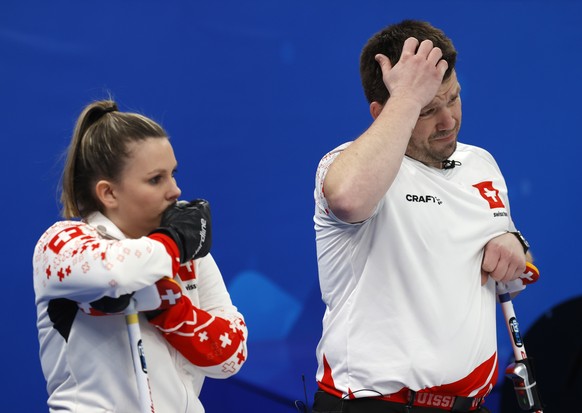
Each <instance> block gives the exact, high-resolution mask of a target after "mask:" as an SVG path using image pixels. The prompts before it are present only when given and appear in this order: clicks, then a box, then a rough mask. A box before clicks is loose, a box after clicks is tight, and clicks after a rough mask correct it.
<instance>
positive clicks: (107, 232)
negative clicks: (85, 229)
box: [85, 212, 127, 239]
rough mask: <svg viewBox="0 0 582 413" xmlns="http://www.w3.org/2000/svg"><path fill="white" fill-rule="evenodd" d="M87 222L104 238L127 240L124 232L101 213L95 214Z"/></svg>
mask: <svg viewBox="0 0 582 413" xmlns="http://www.w3.org/2000/svg"><path fill="white" fill-rule="evenodd" d="M85 222H86V223H87V224H89V225H91V226H92V227H93V228H95V229H96V230H97V232H98V233H99V234H100V235H101V236H102V237H104V238H110V239H125V238H127V237H126V236H125V234H124V233H123V232H121V230H120V229H119V228H117V226H115V224H114V223H113V222H112V221H111V220H110V219H109V218H107V217H106V216H105V215H103V214H102V213H101V212H93V213H91V214H89V215H88V216H87V218H86V219H85Z"/></svg>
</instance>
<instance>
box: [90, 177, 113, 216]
mask: <svg viewBox="0 0 582 413" xmlns="http://www.w3.org/2000/svg"><path fill="white" fill-rule="evenodd" d="M95 196H96V197H97V199H98V200H99V202H101V205H103V207H105V209H111V208H115V207H116V206H117V197H116V196H115V192H114V188H113V184H112V183H111V182H109V181H106V180H101V181H99V182H97V184H95Z"/></svg>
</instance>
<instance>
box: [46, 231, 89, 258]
mask: <svg viewBox="0 0 582 413" xmlns="http://www.w3.org/2000/svg"><path fill="white" fill-rule="evenodd" d="M81 235H86V234H85V233H83V230H81V228H79V227H70V228H66V229H64V230H62V231H61V232H59V233H58V234H57V235H55V236H54V237H53V239H51V240H50V242H49V243H48V247H49V248H50V249H51V250H52V251H53V252H54V253H55V254H58V253H59V252H60V251H61V249H62V248H63V247H64V246H65V244H66V243H67V242H69V241H71V240H72V239H75V238H77V237H80V236H81Z"/></svg>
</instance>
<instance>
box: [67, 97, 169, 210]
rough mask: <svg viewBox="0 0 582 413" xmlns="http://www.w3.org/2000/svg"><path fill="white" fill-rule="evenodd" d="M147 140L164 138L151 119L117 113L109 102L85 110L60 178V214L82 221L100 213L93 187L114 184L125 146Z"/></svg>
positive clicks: (78, 122) (76, 127) (124, 161)
mask: <svg viewBox="0 0 582 413" xmlns="http://www.w3.org/2000/svg"><path fill="white" fill-rule="evenodd" d="M148 138H166V139H167V138H168V134H167V133H166V131H165V130H164V129H163V128H162V127H161V126H160V125H159V124H157V123H156V122H154V121H153V120H151V119H149V118H147V117H145V116H143V115H140V114H138V113H129V112H119V111H118V108H117V104H116V103H115V102H114V101H113V100H100V101H96V102H93V103H91V104H89V105H87V106H86V107H85V109H84V110H83V111H82V113H81V114H80V115H79V118H78V119H77V123H76V125H75V129H74V132H73V136H72V139H71V142H70V144H69V148H68V151H67V157H66V160H65V167H64V169H63V175H62V192H61V204H62V210H61V214H62V216H63V217H64V218H67V219H69V218H75V217H80V218H84V217H86V216H87V215H88V214H90V213H92V212H95V211H101V208H102V206H101V203H100V202H99V200H98V199H97V198H96V196H95V192H94V188H95V184H96V183H97V182H98V181H99V180H101V179H107V180H111V181H116V180H117V179H119V176H120V174H121V171H122V170H123V167H124V166H125V163H126V161H127V158H128V156H129V152H128V144H129V143H131V142H135V141H142V140H145V139H148Z"/></svg>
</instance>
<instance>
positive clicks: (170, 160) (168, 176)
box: [104, 138, 181, 238]
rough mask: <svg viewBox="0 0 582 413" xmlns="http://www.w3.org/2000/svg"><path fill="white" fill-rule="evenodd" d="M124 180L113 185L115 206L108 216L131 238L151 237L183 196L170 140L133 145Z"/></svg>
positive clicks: (109, 208) (108, 209) (108, 207)
mask: <svg viewBox="0 0 582 413" xmlns="http://www.w3.org/2000/svg"><path fill="white" fill-rule="evenodd" d="M128 149H129V154H130V155H129V158H128V159H127V161H126V164H125V167H124V169H123V170H122V172H121V176H120V179H119V180H118V181H117V182H114V183H110V185H111V194H110V197H111V203H106V205H105V210H104V213H105V215H106V216H107V217H108V218H109V219H110V220H111V221H113V223H114V224H115V225H117V227H119V229H121V231H122V232H123V233H124V234H125V235H126V236H127V237H128V238H139V237H142V236H145V235H147V234H149V233H150V232H151V231H152V230H153V229H155V228H157V227H158V226H159V225H160V222H161V217H162V214H163V212H164V211H165V210H166V208H168V206H170V205H171V204H173V203H174V202H176V200H177V199H178V197H179V196H180V194H181V191H180V188H178V186H177V185H176V180H175V179H174V173H175V172H176V167H177V162H176V158H175V157H174V150H173V149H172V145H171V144H170V141H169V140H168V139H167V138H149V139H146V140H143V141H137V142H132V143H131V144H130V145H129V148H128Z"/></svg>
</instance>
